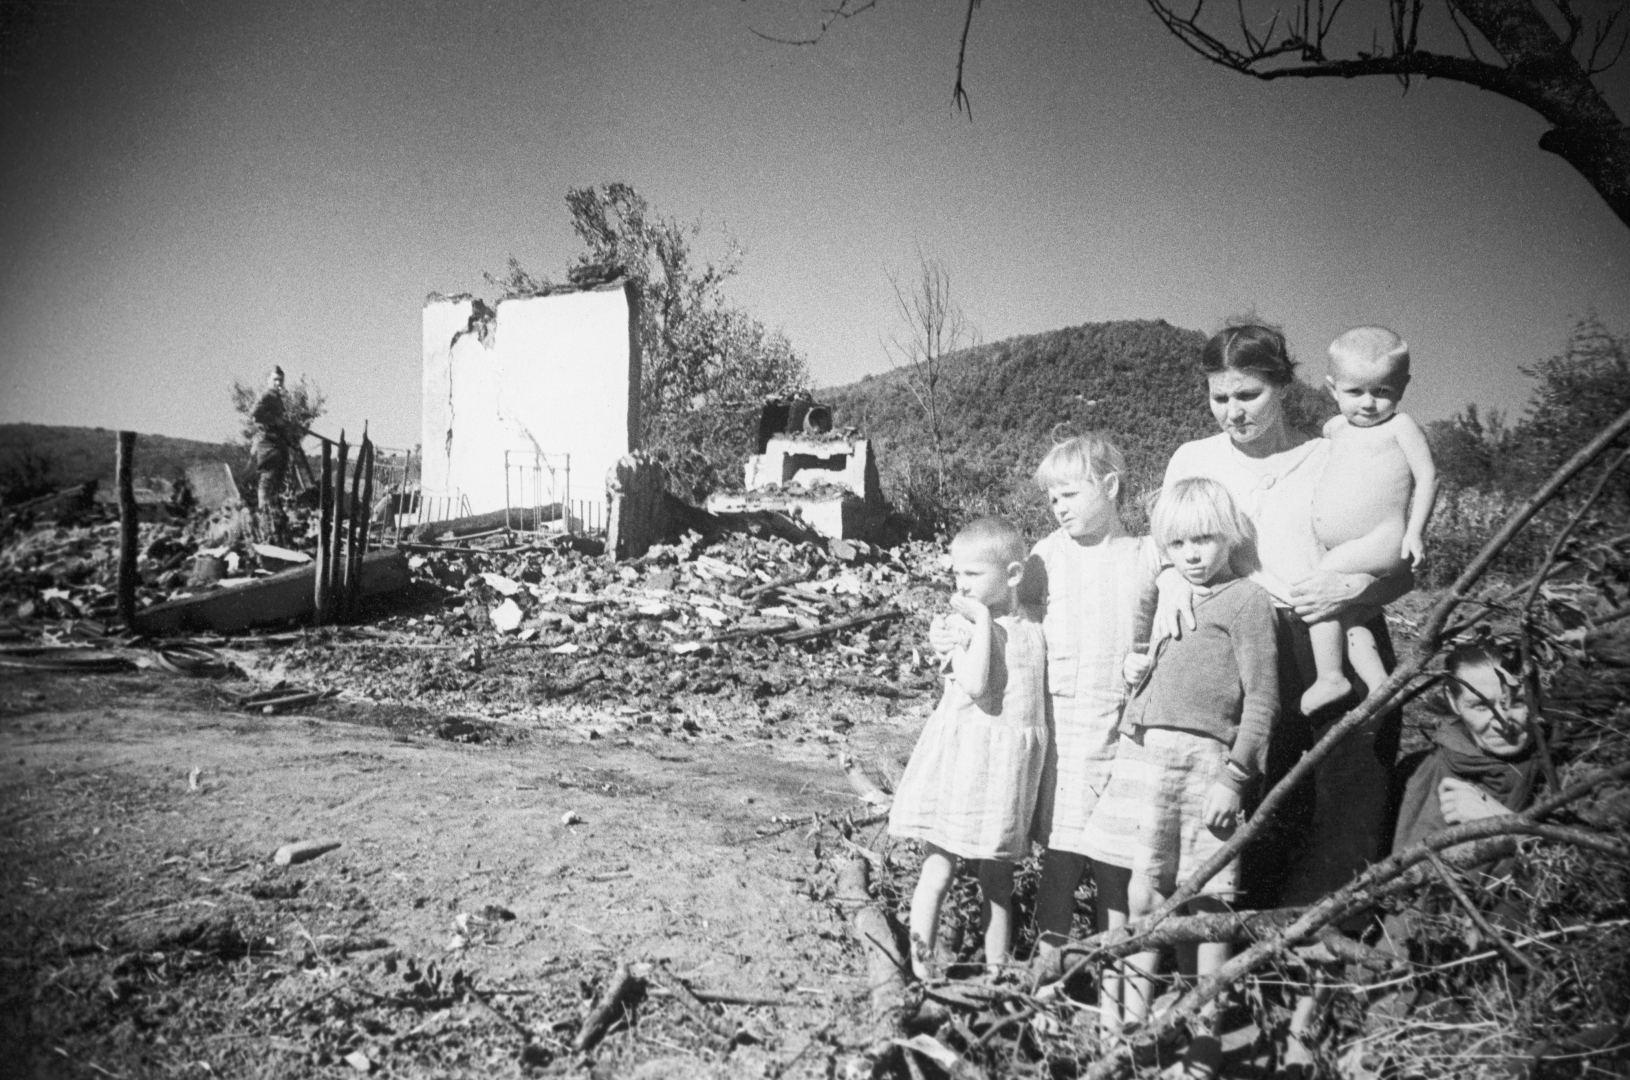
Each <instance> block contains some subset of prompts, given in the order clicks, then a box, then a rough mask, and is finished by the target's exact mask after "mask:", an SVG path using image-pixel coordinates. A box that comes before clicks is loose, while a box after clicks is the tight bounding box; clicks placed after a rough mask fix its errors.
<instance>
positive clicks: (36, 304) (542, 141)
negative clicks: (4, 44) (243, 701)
mask: <svg viewBox="0 0 1630 1080" xmlns="http://www.w3.org/2000/svg"><path fill="white" fill-rule="evenodd" d="M814 10H815V8H814V7H813V6H812V5H808V4H804V5H800V4H799V3H797V2H794V0H685V2H678V0H576V2H549V0H534V2H524V0H490V2H471V3H453V2H433V0H391V2H388V3H387V2H384V0H376V2H346V0H321V2H313V0H279V2H277V3H265V2H261V0H231V2H211V0H186V2H182V0H140V2H136V3H120V2H116V0H54V2H51V3H48V4H46V5H45V6H44V11H45V13H46V14H45V17H44V18H43V19H42V20H41V21H40V22H39V24H38V25H37V26H36V28H35V32H34V33H33V35H32V37H31V38H30V39H29V40H28V41H27V43H26V45H25V47H24V48H23V50H22V51H21V52H20V53H19V54H17V55H15V56H13V57H12V58H11V61H10V63H9V65H8V71H7V72H6V74H5V75H4V76H3V77H0V147H4V148H5V149H4V151H3V152H0V420H5V421H15V420H28V421H35V422H40V423H67V424H92V425H100V426H104V427H110V428H111V427H128V428H135V429H137V430H141V431H154V432H161V433H164V434H171V435H183V436H191V437H196V438H212V439H213V438H225V437H229V436H231V435H232V434H233V433H234V431H235V429H236V427H237V418H236V416H235V415H234V414H233V413H232V411H231V407H230V403H229V401H228V394H227V390H228V385H229V383H230V381H231V380H232V379H233V378H234V377H237V378H241V379H245V380H256V381H258V380H259V379H260V378H261V377H262V375H263V373H264V371H265V370H266V369H267V368H268V367H269V366H270V365H271V364H273V363H277V364H281V365H282V366H283V367H284V368H286V369H287V370H288V371H289V372H290V374H291V376H294V375H298V374H300V373H307V374H309V375H311V376H312V377H314V378H315V379H316V380H317V381H318V382H319V383H320V384H321V386H322V387H323V388H324V389H325V390H326V391H327V393H328V396H329V418H328V419H326V420H325V421H324V422H323V423H322V424H321V425H320V426H321V427H322V428H323V429H324V430H331V429H337V428H338V427H340V426H341V425H344V426H345V427H346V428H348V429H350V430H352V431H355V429H357V428H359V427H360V426H361V424H362V421H363V420H364V419H365V418H366V419H369V420H370V421H371V422H372V427H373V431H374V433H375V435H376V437H377V438H378V439H379V440H380V441H381V442H383V443H385V444H387V445H412V444H413V443H414V442H416V441H417V437H418V426H419V406H418V390H419V362H420V343H419V312H420V308H421V306H422V303H423V299H424V297H425V294H426V293H428V292H431V291H442V292H456V291H461V290H469V291H476V292H480V291H482V289H483V282H482V276H481V275H482V271H484V270H492V271H498V270H501V269H502V268H503V266H504V262H505V259H506V257H507V256H508V255H510V254H511V253H513V254H514V255H516V256H517V257H518V258H519V259H520V260H521V261H522V263H523V264H524V265H526V266H527V267H528V268H530V269H532V270H534V271H535V272H542V273H548V274H552V275H557V276H558V275H559V274H560V272H561V271H562V269H563V268H564V266H565V265H566V264H567V263H568V262H569V261H570V260H571V258H572V257H573V256H574V255H575V254H576V252H577V243H576V241H575V238H574V237H573V236H572V234H571V230H570V225H569V221H568V216H567V212H566V207H565V203H564V195H565V193H566V190H567V189H568V188H569V187H572V186H577V185H585V184H592V183H599V182H603V181H611V180H623V181H627V182H629V183H631V184H633V185H634V186H635V187H636V188H638V189H639V190H640V191H641V192H643V193H644V194H645V195H646V196H647V197H648V198H649V199H650V200H651V202H652V203H653V205H655V206H656V207H657V208H658V209H659V210H661V211H663V212H665V213H668V214H672V215H675V216H678V217H681V218H686V219H690V218H697V219H700V220H701V221H702V222H703V224H704V226H705V228H706V230H707V235H708V236H709V237H711V238H712V240H711V241H710V243H713V244H715V245H716V243H717V240H718V237H719V236H720V235H721V234H720V230H721V229H728V230H729V232H730V233H731V234H733V235H734V236H736V237H737V238H738V239H739V240H740V241H741V242H742V244H743V245H744V247H745V248H746V252H747V256H746V261H745V263H744V267H743V272H742V274H741V276H740V277H739V278H738V279H737V280H736V281H735V282H734V284H733V286H732V293H733V296H734V297H735V298H736V299H737V300H738V301H739V302H740V303H741V304H742V305H743V306H745V307H747V308H748V309H749V310H751V311H752V312H754V313H755V314H756V315H758V316H759V317H760V318H761V319H763V320H764V321H765V322H766V323H769V324H770V325H772V326H778V327H780V328H782V329H783V330H785V332H786V333H787V334H788V336H789V337H790V338H791V339H792V341H793V343H794V345H795V346H796V347H797V348H798V349H799V350H801V351H802V352H803V353H805V354H806V355H807V356H808V358H809V361H810V366H811V369H812V371H813V373H814V376H815V379H816V382H817V383H818V384H832V383H837V382H845V381H848V380H851V379H853V378H856V377H859V376H860V375H863V374H865V373H867V372H871V371H877V370H881V369H882V368H884V367H885V366H886V364H887V361H886V359H885V356H884V353H883V350H882V347H881V345H880V341H881V339H882V338H883V337H885V336H886V335H888V334H889V333H890V332H892V331H893V330H894V328H895V316H894V312H893V300H892V295H891V293H890V290H889V284H888V279H887V274H888V272H889V271H890V270H891V269H894V270H905V271H909V270H910V268H911V267H912V266H913V264H914V261H915V259H916V250H917V247H918V245H921V247H922V248H923V249H924V250H925V251H926V252H928V253H929V254H931V255H934V256H937V257H938V258H940V259H942V260H943V261H944V262H945V263H946V264H947V265H948V267H949V268H950V270H951V273H952V277H953V283H954V287H955V291H956V294H957V296H958V297H959V298H960V300H961V302H962V304H963V306H964V308H965V309H966V311H967V314H968V316H969V317H970V319H971V320H972V322H973V323H974V324H976V325H977V326H978V328H979V330H980V331H981V333H982V335H983V337H984V339H985V340H996V339H999V338H1002V337H1007V336H1009V335H1013V334H1021V333H1030V332H1038V331H1044V330H1051V329H1056V328H1058V327H1061V326H1067V325H1073V324H1076V323H1081V322H1086V321H1089V320H1101V319H1120V318H1164V319H1166V320H1168V321H1170V322H1172V323H1175V324H1177V325H1179V326H1185V327H1192V328H1195V329H1200V330H1206V331H1209V330H1212V329H1215V328H1216V327H1217V326H1218V325H1219V324H1220V323H1221V322H1222V320H1223V319H1224V318H1225V317H1226V316H1228V315H1230V314H1233V313H1236V312H1240V311H1243V310H1246V309H1249V308H1254V309H1255V310H1256V311H1258V312H1260V313H1261V314H1263V315H1265V316H1268V317H1270V318H1273V319H1276V320H1279V321H1280V322H1282V323H1283V324H1284V325H1285V327H1286V329H1287V331H1288V332H1289V334H1290V337H1291V339H1292V342H1293V344H1294V345H1295V346H1296V348H1297V350H1298V352H1299V354H1300V355H1301V357H1302V358H1303V359H1304V360H1305V361H1308V362H1309V367H1317V366H1318V365H1319V363H1320V361H1321V358H1322V352H1323V346H1324V344H1325V343H1326V342H1328V341H1329V339H1330V338H1331V337H1333V336H1334V335H1335V334H1336V333H1338V332H1340V331H1341V330H1343V329H1345V328H1346V327H1347V326H1349V325H1352V324H1355V323H1360V322H1382V323H1386V324H1389V325H1392V326H1394V327H1396V328H1397V329H1399V330H1400V331H1402V332H1403V333H1404V335H1405V336H1406V337H1407V338H1408V339H1409V341H1410V342H1411V344H1412V346H1413V349H1414V355H1415V358H1416V359H1415V364H1416V367H1415V382H1414V386H1413V387H1412V389H1411V392H1410V394H1409V397H1408V399H1407V400H1406V408H1407V409H1409V410H1410V411H1412V412H1414V413H1415V414H1416V415H1418V416H1420V417H1421V418H1423V419H1433V418H1436V417H1441V416H1444V415H1447V414H1448V413H1450V412H1453V411H1455V410H1457V409H1458V408H1459V407H1460V406H1461V405H1463V404H1465V403H1466V402H1472V401H1475V402H1478V403H1481V404H1483V405H1497V406H1504V407H1513V406H1517V405H1520V403H1521V402H1522V401H1523V399H1524V397H1525V392H1526V382H1525V380H1524V379H1523V378H1522V376H1521V375H1520V374H1519V373H1518V371H1517V366H1518V365H1519V364H1522V363H1525V362H1529V361H1532V360H1534V359H1536V358H1538V357H1541V356H1546V355H1550V354H1553V353H1555V352H1557V351H1558V350H1559V349H1560V347H1561V345H1562V342H1563V340H1564V338H1565V336H1566V334H1567V332H1568V329H1569V327H1570V326H1571V325H1572V324H1573V322H1574V321H1575V320H1576V319H1577V318H1578V317H1579V316H1580V315H1582V314H1584V313H1585V312H1587V311H1590V310H1594V311H1596V312H1598V313H1599V314H1600V315H1601V316H1602V317H1603V318H1604V319H1605V320H1606V321H1607V322H1608V324H1609V325H1610V326H1611V327H1613V328H1614V329H1616V330H1618V331H1620V332H1630V229H1626V228H1625V227H1624V226H1623V225H1622V224H1620V223H1619V222H1618V221H1617V219H1615V218H1614V217H1612V215H1610V214H1609V213H1608V212H1607V210H1606V209H1605V208H1604V207H1603V206H1602V205H1601V203H1600V200H1599V199H1598V198H1597V197H1596V195H1595V194H1594V193H1593V192H1592V191H1591V189H1590V188H1589V187H1588V186H1587V185H1586V184H1585V182H1584V181H1583V180H1581V179H1579V177H1578V176H1577V175H1576V174H1575V173H1574V172H1573V171H1572V170H1571V169H1569V168H1568V167H1567V166H1566V165H1565V164H1564V163H1563V162H1562V161H1561V160H1560V159H1557V158H1555V157H1553V156H1552V155H1549V154H1546V153H1544V152H1542V151H1540V150H1539V149H1538V148H1537V147H1536V145H1535V143H1536V140H1537V139H1538V137H1539V134H1540V133H1541V131H1542V130H1543V125H1542V122H1541V121H1540V120H1539V119H1538V117H1536V116H1534V115H1532V114H1530V113H1528V112H1527V111H1525V110H1523V109H1522V108H1520V107H1518V106H1517V105H1515V104H1513V103H1511V102H1508V101H1505V100H1504V99H1501V98H1498V97H1495V96H1493V95H1490V94H1485V93H1480V92H1478V91H1475V90H1472V89H1470V88H1467V87H1464V86H1459V85H1454V84H1447V83H1431V84H1425V83H1422V84H1417V85H1416V86H1415V87H1414V88H1413V89H1412V90H1411V91H1410V92H1409V93H1408V94H1407V95H1405V94H1402V93H1401V92H1400V90H1399V88H1398V86H1397V85H1396V84H1395V83H1392V82H1390V81H1386V80H1363V81H1357V82H1337V81H1329V82H1304V83H1296V84H1287V83H1275V84H1264V83H1259V82H1255V81H1252V80H1248V79H1245V78H1243V77H1240V76H1238V75H1233V74H1230V73H1228V72H1224V71H1222V70H1220V69H1217V68H1213V67H1211V66H1209V65H1207V64H1206V63H1205V62H1203V61H1202V60H1200V59H1199V58H1198V57H1195V56H1194V55H1192V54H1190V53H1188V52H1187V51H1186V50H1184V49H1183V48H1182V47H1181V46H1180V45H1179V44H1178V43H1177V42H1176V41H1174V40H1173V39H1171V38H1170V37H1169V36H1167V34H1166V33H1165V31H1164V30H1162V29H1161V27H1160V26H1159V24H1158V23H1157V22H1156V21H1155V19H1154V17H1153V16H1152V15H1150V14H1149V12H1148V10H1147V9H1146V7H1145V6H1144V5H1143V4H1141V3H1135V2H1130V0H1123V2H1120V3H1113V4H1112V3H1103V4H1082V3H1071V2H1068V0H1045V2H1044V0H1027V2H1025V3H1003V2H992V3H987V4H985V5H984V6H983V8H982V9H981V12H980V16H979V18H978V19H977V21H976V23H975V31H974V40H973V44H972V49H971V57H970V63H969V69H968V82H969V86H970V89H971V91H972V93H973V95H974V99H973V105H974V115H973V122H971V123H970V122H969V121H968V120H967V119H966V118H963V117H959V116H957V115H956V114H955V113H954V112H953V111H952V109H951V105H950V88H951V82H952V75H953V63H954V57H955V50H956V37H957V33H958V30H959V28H960V22H961V4H960V3H952V2H950V0H942V2H938V3H930V2H929V0H884V2H883V3H882V4H880V5H879V7H878V8H876V9H875V10H873V11H871V12H870V13H868V14H866V15H864V16H862V17H859V18H856V19H852V20H849V21H847V22H844V23H841V24H840V25H838V26H836V27H834V29H833V30H832V32H831V33H830V34H829V35H828V37H827V38H826V40H825V41H823V42H822V43H821V44H820V45H818V46H816V47H812V48H790V47H785V46H778V45H773V44H769V43H767V42H765V41H762V40H760V39H759V38H757V37H755V36H754V35H753V34H752V33H751V32H750V28H753V27H757V28H760V29H764V30H769V31H778V32H782V33H797V32H803V31H807V30H808V29H810V28H811V27H812V26H813V24H814V23H813V17H812V15H811V14H810V13H811V12H813V11H814ZM1607 88H1608V90H1609V93H1610V95H1611V97H1612V99H1613V101H1614V104H1615V105H1616V107H1617V108H1618V109H1619V111H1620V114H1621V115H1625V114H1626V112H1627V110H1630V80H1627V78H1626V76H1625V73H1624V72H1623V71H1620V72H1616V73H1615V74H1614V77H1613V80H1612V81H1611V83H1609V84H1607ZM1197 392H1198V391H1197Z"/></svg>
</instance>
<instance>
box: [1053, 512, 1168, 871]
mask: <svg viewBox="0 0 1630 1080" xmlns="http://www.w3.org/2000/svg"><path fill="white" fill-rule="evenodd" d="M1038 561H1039V562H1040V564H1041V565H1040V569H1041V570H1042V571H1044V575H1045V586H1046V601H1045V602H1046V605H1047V607H1046V615H1045V616H1044V617H1043V619H1042V630H1043V632H1044V633H1045V635H1046V637H1047V696H1048V705H1049V713H1050V717H1049V719H1050V725H1049V726H1050V734H1051V735H1052V742H1051V744H1050V745H1049V747H1048V751H1047V765H1046V769H1045V771H1044V773H1043V775H1042V782H1041V798H1040V801H1039V802H1038V803H1037V804H1036V822H1035V827H1034V830H1033V831H1034V833H1035V837H1036V839H1037V840H1039V841H1041V842H1042V843H1043V844H1045V845H1047V846H1048V847H1049V848H1055V849H1058V850H1061V851H1071V852H1075V853H1076V854H1081V855H1084V854H1086V853H1087V852H1086V850H1085V849H1086V842H1087V821H1088V819H1089V818H1091V817H1092V811H1093V807H1095V806H1097V804H1098V797H1099V796H1100V795H1102V794H1103V793H1104V789H1105V788H1106V787H1108V785H1109V776H1110V772H1111V771H1112V770H1113V768H1114V765H1115V749H1116V742H1117V739H1118V737H1119V732H1120V721H1121V709H1122V707H1123V706H1124V705H1125V704H1126V682H1125V680H1124V679H1123V678H1122V677H1121V665H1122V662H1123V661H1124V660H1125V658H1126V654H1127V653H1129V652H1131V651H1132V650H1133V649H1143V648H1147V647H1148V643H1149V627H1150V625H1151V624H1152V623H1153V621H1154V613H1155V600H1156V589H1155V578H1156V576H1157V575H1158V574H1159V572H1160V553H1159V552H1158V551H1157V550H1156V548H1155V543H1154V541H1153V540H1151V539H1150V538H1149V537H1147V536H1119V537H1112V538H1110V539H1108V540H1104V541H1101V542H1100V543H1097V544H1085V545H1083V544H1078V543H1076V542H1075V541H1074V540H1072V539H1071V538H1070V536H1069V534H1067V533H1066V532H1064V530H1062V529H1058V530H1056V531H1054V532H1052V533H1051V534H1049V535H1047V536H1045V537H1043V538H1042V539H1041V540H1040V541H1038V542H1037V543H1036V547H1035V550H1034V551H1033V552H1032V557H1031V566H1032V567H1035V565H1036V563H1037V562H1038ZM1037 576H1041V575H1037Z"/></svg>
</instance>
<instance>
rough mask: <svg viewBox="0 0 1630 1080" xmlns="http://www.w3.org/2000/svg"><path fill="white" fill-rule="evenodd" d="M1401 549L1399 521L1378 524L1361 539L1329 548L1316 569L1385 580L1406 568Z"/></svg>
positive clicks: (1402, 536) (1399, 519) (1402, 532)
mask: <svg viewBox="0 0 1630 1080" xmlns="http://www.w3.org/2000/svg"><path fill="white" fill-rule="evenodd" d="M1403 546H1404V521H1403V519H1402V518H1398V519H1397V520H1395V521H1386V522H1382V523H1381V524H1380V525H1377V526H1376V527H1375V528H1373V529H1371V530H1370V531H1369V532H1367V533H1365V534H1364V535H1363V536H1357V537H1354V538H1353V539H1351V540H1346V541H1343V542H1342V543H1339V544H1336V545H1334V546H1332V547H1331V548H1330V550H1329V551H1326V552H1325V553H1324V557H1323V558H1321V559H1320V560H1319V569H1320V570H1322V571H1328V572H1333V573H1337V574H1374V575H1375V576H1376V577H1386V576H1387V575H1388V574H1393V573H1397V572H1398V571H1399V570H1402V569H1403V568H1404V567H1406V566H1408V565H1409V564H1408V563H1407V562H1405V561H1404V558H1403V553H1402V548H1403Z"/></svg>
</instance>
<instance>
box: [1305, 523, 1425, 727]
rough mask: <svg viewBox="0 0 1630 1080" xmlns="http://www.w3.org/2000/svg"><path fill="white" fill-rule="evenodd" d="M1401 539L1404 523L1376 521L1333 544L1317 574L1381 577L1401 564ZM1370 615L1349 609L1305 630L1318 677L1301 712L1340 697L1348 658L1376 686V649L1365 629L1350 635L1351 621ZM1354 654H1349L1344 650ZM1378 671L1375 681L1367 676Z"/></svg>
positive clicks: (1345, 687)
mask: <svg viewBox="0 0 1630 1080" xmlns="http://www.w3.org/2000/svg"><path fill="white" fill-rule="evenodd" d="M1403 542H1404V522H1403V520H1402V519H1401V518H1400V519H1396V520H1392V521H1387V522H1385V523H1383V524H1381V525H1377V526H1376V527H1375V528H1374V529H1371V530H1370V531H1369V532H1367V533H1365V534H1364V535H1363V536H1360V537H1358V538H1357V539H1354V540H1348V541H1347V542H1345V543H1342V544H1337V545H1336V546H1335V547H1332V548H1331V549H1330V550H1329V551H1328V552H1326V553H1325V556H1324V558H1322V559H1320V560H1319V570H1320V571H1321V572H1331V573H1337V574H1374V575H1376V576H1377V577H1385V576H1386V575H1388V574H1391V573H1395V572H1396V571H1398V570H1401V569H1402V568H1403V567H1404V566H1405V565H1407V564H1406V563H1405V562H1404V560H1403V559H1401V558H1400V557H1399V551H1400V549H1401V548H1402V546H1403ZM1373 614H1375V610H1374V609H1373V608H1364V609H1362V610H1361V611H1353V612H1352V613H1351V617H1349V613H1348V612H1343V613H1342V614H1341V615H1340V616H1339V617H1337V618H1335V619H1330V620H1328V621H1326V622H1318V623H1314V624H1313V625H1311V626H1309V627H1308V628H1307V636H1308V639H1309V641H1310V642H1311V643H1312V645H1313V666H1314V667H1315V668H1316V669H1317V670H1318V678H1316V679H1314V680H1313V685H1312V686H1310V687H1308V688H1307V692H1306V693H1304V694H1303V695H1302V702H1301V708H1302V715H1303V716H1312V715H1313V714H1314V713H1316V712H1318V711H1319V710H1320V709H1322V708H1324V707H1326V706H1327V705H1334V704H1335V703H1336V702H1338V701H1340V700H1341V699H1342V698H1344V697H1346V696H1347V694H1348V692H1349V691H1350V690H1352V688H1353V684H1352V682H1351V681H1350V680H1348V678H1347V674H1346V671H1345V668H1346V662H1347V661H1348V660H1351V661H1352V663H1353V670H1355V671H1357V672H1358V674H1359V677H1360V678H1362V679H1363V680H1364V682H1365V685H1367V686H1370V687H1372V688H1373V687H1375V686H1379V685H1380V683H1381V680H1384V679H1385V678H1386V677H1387V676H1386V671H1385V669H1383V668H1382V667H1381V655H1380V653H1378V652H1377V651H1376V648H1375V639H1374V637H1373V635H1371V634H1370V633H1369V631H1367V630H1363V629H1362V628H1361V627H1360V628H1359V631H1360V632H1359V633H1358V634H1357V635H1356V636H1355V634H1354V626H1355V623H1362V622H1365V621H1367V620H1368V619H1369V617H1370V616H1371V615H1373ZM1351 647H1356V648H1357V650H1358V651H1357V652H1354V653H1353V654H1352V655H1349V653H1348V650H1349V648H1351ZM1377 671H1380V673H1381V674H1380V678H1379V679H1372V676H1374V675H1375V673H1376V672H1377Z"/></svg>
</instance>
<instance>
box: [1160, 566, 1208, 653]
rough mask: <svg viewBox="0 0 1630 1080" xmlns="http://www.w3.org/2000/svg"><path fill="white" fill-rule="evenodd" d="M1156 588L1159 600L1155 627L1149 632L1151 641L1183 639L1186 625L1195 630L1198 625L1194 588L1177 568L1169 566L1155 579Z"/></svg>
mask: <svg viewBox="0 0 1630 1080" xmlns="http://www.w3.org/2000/svg"><path fill="white" fill-rule="evenodd" d="M1155 587H1156V588H1157V589H1158V590H1159V599H1158V600H1157V601H1156V604H1155V621H1154V626H1153V628H1152V629H1151V630H1150V632H1149V641H1150V643H1151V644H1153V643H1154V642H1156V641H1159V640H1160V639H1161V638H1181V637H1182V636H1183V628H1184V624H1185V623H1186V624H1187V625H1188V629H1190V630H1193V629H1194V628H1195V626H1196V625H1198V624H1197V623H1195V621H1194V586H1192V585H1190V584H1189V582H1188V579H1187V578H1185V577H1184V576H1183V575H1182V573H1181V572H1180V571H1179V570H1178V569H1177V567H1175V566H1168V567H1166V569H1164V570H1162V571H1161V572H1160V576H1159V577H1157V578H1155Z"/></svg>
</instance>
